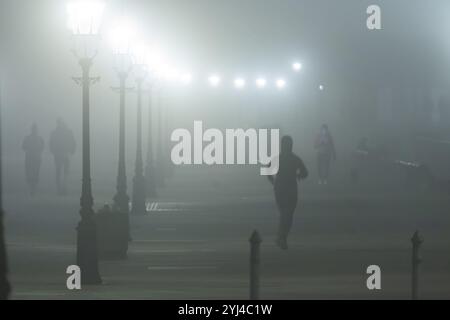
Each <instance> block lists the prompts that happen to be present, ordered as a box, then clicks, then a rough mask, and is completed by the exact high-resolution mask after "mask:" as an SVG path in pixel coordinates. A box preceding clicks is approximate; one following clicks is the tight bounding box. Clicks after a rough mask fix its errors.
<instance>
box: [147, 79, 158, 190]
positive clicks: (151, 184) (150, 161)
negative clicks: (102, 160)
mask: <svg viewBox="0 0 450 320" xmlns="http://www.w3.org/2000/svg"><path fill="white" fill-rule="evenodd" d="M156 85H157V84H156V80H154V81H152V82H151V83H150V86H149V88H148V129H147V130H148V131H147V159H146V160H147V161H146V166H145V181H146V183H147V184H146V186H147V189H146V191H147V197H148V198H156V197H157V192H156V184H155V165H154V157H153V134H152V130H153V125H152V122H153V108H152V93H153V90H154V89H155V87H156Z"/></svg>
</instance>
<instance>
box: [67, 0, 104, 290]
mask: <svg viewBox="0 0 450 320" xmlns="http://www.w3.org/2000/svg"><path fill="white" fill-rule="evenodd" d="M104 7H105V5H104V3H103V2H100V1H94V0H92V1H76V2H71V3H69V4H68V5H67V13H68V18H69V20H68V26H69V28H70V30H71V31H72V34H73V41H74V47H73V53H74V55H75V56H76V57H77V59H78V62H79V64H80V66H81V70H82V77H80V78H75V77H74V78H73V79H74V80H75V82H76V83H77V84H80V85H81V87H82V97H83V109H82V122H83V162H82V165H83V180H82V188H81V199H80V205H81V209H80V215H81V221H80V222H79V224H78V227H77V265H78V266H79V267H80V269H81V274H82V278H81V282H82V283H83V284H100V283H101V282H102V279H101V277H100V274H99V271H98V253H97V230H96V225H95V221H94V210H93V208H92V207H93V204H94V199H93V197H92V189H91V162H90V161H91V159H90V123H89V122H90V119H89V89H90V85H91V83H95V82H97V81H99V78H91V77H90V76H89V71H90V68H91V66H92V61H93V59H94V57H95V56H96V55H97V46H98V42H99V29H100V24H101V20H102V15H103V10H104Z"/></svg>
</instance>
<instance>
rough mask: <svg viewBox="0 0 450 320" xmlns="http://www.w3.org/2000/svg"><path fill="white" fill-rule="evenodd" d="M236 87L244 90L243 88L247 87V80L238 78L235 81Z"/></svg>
mask: <svg viewBox="0 0 450 320" xmlns="http://www.w3.org/2000/svg"><path fill="white" fill-rule="evenodd" d="M234 86H235V87H236V88H238V89H242V88H243V87H245V80H244V79H242V78H236V79H235V80H234Z"/></svg>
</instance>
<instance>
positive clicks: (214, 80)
mask: <svg viewBox="0 0 450 320" xmlns="http://www.w3.org/2000/svg"><path fill="white" fill-rule="evenodd" d="M220 81H221V79H220V77H219V76H218V75H212V76H210V77H209V78H208V82H209V84H210V85H211V86H212V87H217V86H218V85H219V84H220Z"/></svg>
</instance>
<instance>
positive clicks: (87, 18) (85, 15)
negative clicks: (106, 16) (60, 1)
mask: <svg viewBox="0 0 450 320" xmlns="http://www.w3.org/2000/svg"><path fill="white" fill-rule="evenodd" d="M66 9H67V16H68V20H67V26H68V28H69V29H70V30H71V31H72V33H73V34H74V35H90V36H95V35H98V33H99V31H100V25H101V22H102V17H103V11H104V9H105V4H104V2H102V1H94V0H92V1H86V0H84V1H73V2H70V3H68V4H67V7H66Z"/></svg>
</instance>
